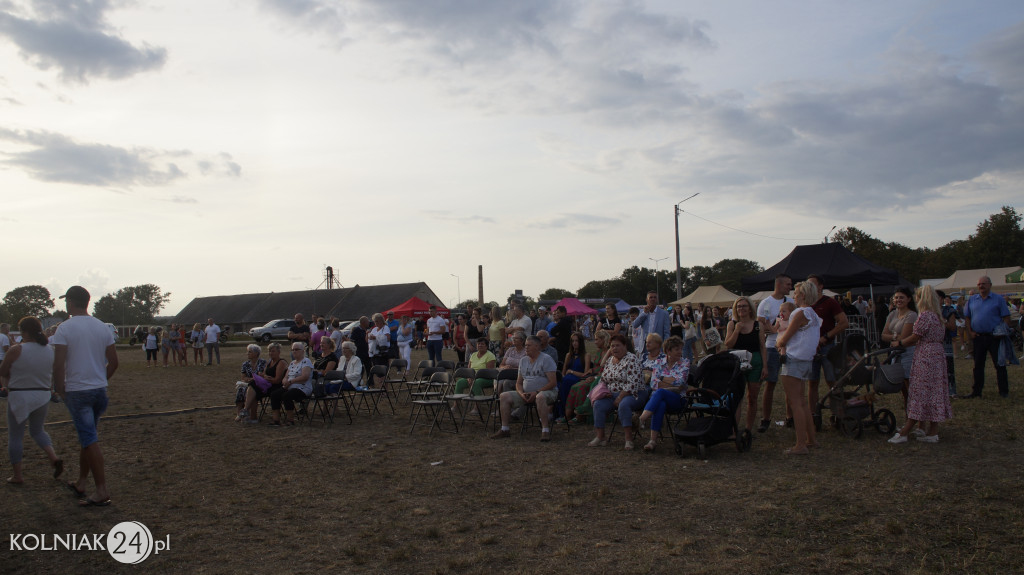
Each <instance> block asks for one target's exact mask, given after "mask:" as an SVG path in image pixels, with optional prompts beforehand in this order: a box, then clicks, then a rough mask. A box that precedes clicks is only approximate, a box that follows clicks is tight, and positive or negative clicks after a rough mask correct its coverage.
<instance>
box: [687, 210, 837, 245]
mask: <svg viewBox="0 0 1024 575" xmlns="http://www.w3.org/2000/svg"><path fill="white" fill-rule="evenodd" d="M679 211H680V212H682V213H684V214H688V215H691V216H693V217H695V218H697V219H698V220H704V221H705V222H707V223H709V224H715V225H716V226H720V227H723V228H725V229H727V230H732V231H734V232H739V233H741V234H748V235H751V236H757V237H759V238H768V239H772V240H785V241H788V242H813V241H817V238H780V237H778V236H766V235H764V234H757V233H754V232H748V231H746V230H741V229H738V228H734V227H731V226H727V225H725V224H720V223H718V222H715V221H711V220H709V219H707V218H702V217H700V216H698V215H697V214H695V213H693V212H688V211H686V210H679Z"/></svg>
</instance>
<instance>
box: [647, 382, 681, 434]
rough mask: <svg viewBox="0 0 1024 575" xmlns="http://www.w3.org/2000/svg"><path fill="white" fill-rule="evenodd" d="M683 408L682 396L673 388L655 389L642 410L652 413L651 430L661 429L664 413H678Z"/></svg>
mask: <svg viewBox="0 0 1024 575" xmlns="http://www.w3.org/2000/svg"><path fill="white" fill-rule="evenodd" d="M682 410H683V397H682V396H681V395H679V392H678V391H676V390H674V389H656V390H654V393H652V394H651V399H650V400H649V401H648V402H647V405H645V406H644V411H650V412H653V413H654V416H652V417H651V431H661V424H662V422H664V421H665V414H666V413H679V412H680V411H682Z"/></svg>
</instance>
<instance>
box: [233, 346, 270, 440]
mask: <svg viewBox="0 0 1024 575" xmlns="http://www.w3.org/2000/svg"><path fill="white" fill-rule="evenodd" d="M260 351H261V350H260V346H258V345H256V344H255V343H250V344H249V345H248V347H246V348H245V357H246V359H245V361H244V362H242V377H241V379H239V380H238V381H237V382H236V383H235V409H236V410H237V411H238V414H237V415H236V416H235V421H244V420H246V419H248V418H249V412H248V410H246V409H245V404H246V396H247V395H248V393H249V386H250V385H252V384H253V382H254V381H256V379H255V377H254V376H255V375H256V374H258V373H262V372H263V371H265V370H266V369H267V360H265V359H260ZM253 415H255V414H253Z"/></svg>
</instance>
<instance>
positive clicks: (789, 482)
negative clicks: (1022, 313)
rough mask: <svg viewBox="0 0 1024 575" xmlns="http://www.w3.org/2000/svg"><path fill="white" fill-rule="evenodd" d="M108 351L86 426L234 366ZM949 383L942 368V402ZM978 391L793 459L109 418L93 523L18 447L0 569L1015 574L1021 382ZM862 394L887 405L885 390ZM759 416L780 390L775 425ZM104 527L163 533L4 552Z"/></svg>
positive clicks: (586, 434)
mask: <svg viewBox="0 0 1024 575" xmlns="http://www.w3.org/2000/svg"><path fill="white" fill-rule="evenodd" d="M119 353H120V358H121V368H120V370H119V371H118V372H117V374H116V375H115V377H114V379H113V380H112V381H111V385H110V397H111V405H110V409H109V411H108V415H125V414H140V413H148V412H167V411H174V410H189V409H191V408H195V407H213V406H226V405H228V404H229V403H230V402H231V401H232V398H233V391H234V385H233V384H234V381H235V379H236V374H237V372H238V366H239V365H240V364H241V362H242V361H243V359H244V348H242V347H231V348H226V349H224V350H223V365H221V366H220V367H194V366H188V367H177V368H175V367H171V368H167V369H162V368H153V369H150V368H146V367H145V361H144V357H143V354H142V352H141V351H139V350H137V349H136V350H127V349H125V350H122V351H120V352H119ZM419 353H421V352H419ZM446 353H450V352H446ZM414 359H418V357H416V356H414ZM970 369H971V366H970V362H969V361H960V360H958V365H957V375H958V381H959V382H960V391H961V392H963V393H966V392H967V391H968V390H969V386H970ZM986 381H987V384H986V390H985V398H984V399H981V400H971V401H957V402H954V404H953V410H954V416H955V418H954V419H953V421H952V422H949V423H948V424H945V425H943V427H942V429H941V431H940V435H941V438H942V441H941V443H939V444H935V445H928V444H922V443H916V442H913V441H912V442H910V443H908V444H906V445H889V444H887V443H886V441H885V439H886V437H884V436H882V435H880V434H878V433H877V432H875V431H873V430H867V431H866V432H865V434H864V436H863V437H862V438H861V439H859V440H853V439H850V438H847V437H844V436H842V435H840V434H839V433H837V432H835V431H831V430H829V431H826V432H824V433H822V434H821V435H819V441H820V442H821V443H822V445H823V448H822V449H820V450H815V451H814V452H813V454H812V455H811V456H809V457H803V458H796V459H793V458H788V457H786V456H783V454H782V451H783V449H784V448H785V447H787V446H789V445H791V444H792V443H793V435H792V430H789V429H785V428H781V427H775V426H773V428H772V429H771V430H769V431H768V432H767V433H764V434H757V433H755V434H754V435H755V437H754V445H753V449H752V451H751V452H749V453H744V454H740V453H737V452H736V449H735V448H734V447H733V446H732V445H731V444H723V445H718V446H715V447H713V448H711V449H710V457H709V459H708V460H707V461H701V460H698V459H697V458H696V457H695V456H694V454H693V451H692V450H691V451H688V453H687V454H688V457H686V458H679V457H677V456H676V455H675V454H674V453H673V452H672V449H671V442H670V441H669V442H668V443H667V444H665V443H663V444H662V446H661V447H660V449H659V451H658V452H657V453H655V454H653V455H650V454H644V453H642V452H639V451H636V452H625V451H622V450H621V438H622V435H621V432H620V433H619V434H618V435H617V436H616V440H615V441H613V442H611V444H610V445H609V446H608V447H606V448H599V449H595V448H588V447H586V442H587V441H588V440H589V439H590V438H591V430H590V429H580V428H574V429H573V431H572V432H571V433H567V432H566V431H565V430H564V428H561V429H556V431H555V433H554V438H553V441H552V442H551V443H547V444H542V443H540V442H538V441H537V439H538V432H537V431H536V428H535V429H534V430H531V431H528V432H527V433H526V434H525V435H518V429H517V428H514V430H513V431H514V434H513V438H512V439H511V440H503V441H491V440H488V439H486V436H485V431H484V430H483V429H482V426H479V425H471V426H468V427H467V428H466V429H464V430H463V431H462V432H461V433H460V434H458V435H451V434H443V433H436V432H435V433H434V434H433V435H431V436H429V437H428V436H427V435H426V431H425V430H423V431H422V432H421V431H420V430H417V431H416V432H415V433H414V434H412V435H410V434H409V424H408V407H406V406H400V407H399V408H398V412H397V414H396V415H395V416H391V415H390V414H388V415H386V416H383V417H381V416H376V417H373V418H370V417H368V416H366V415H359V416H356V418H355V423H354V424H353V425H351V426H350V425H347V423H340V424H337V423H336V424H335V425H334V426H331V427H324V426H322V425H319V424H316V425H314V426H299V427H292V428H272V427H269V426H266V425H258V426H246V425H241V424H238V423H235V422H233V421H232V420H233V415H234V414H233V410H231V409H211V410H198V411H186V412H183V413H179V414H173V415H161V416H153V417H137V418H124V419H111V420H109V421H104V422H102V424H101V426H100V437H101V445H102V447H103V450H104V453H105V455H106V463H107V465H106V469H107V474H108V478H109V479H108V483H109V487H110V491H111V496H112V498H113V501H114V504H113V505H112V506H111V507H107V508H103V509H99V508H91V509H79V508H78V507H77V505H76V501H75V498H74V497H72V496H71V494H70V492H69V491H67V490H66V489H65V488H64V487H63V484H62V483H61V482H58V481H54V480H53V479H51V478H50V474H49V467H48V466H47V462H46V459H45V457H44V456H43V455H42V453H41V452H39V450H38V449H36V447H35V445H34V444H32V443H31V441H30V440H28V438H26V442H27V445H26V458H25V478H26V484H25V485H22V486H13V485H7V484H4V485H2V486H0V488H2V489H3V494H2V496H0V524H2V525H3V531H4V532H5V533H3V535H2V538H3V541H2V542H0V566H2V567H0V571H2V572H3V573H10V574H14V573H55V572H68V573H101V572H102V573H106V572H111V571H113V572H121V571H125V572H127V571H133V572H134V571H138V572H143V571H144V572H158V573H170V572H189V573H192V572H195V573H314V572H330V573H334V572H345V573H541V572H556V573H559V572H571V573H669V572H680V571H682V572H686V573H922V574H924V573H927V574H931V573H1012V572H1020V571H1021V567H1020V564H1021V559H1020V557H1021V551H1022V549H1021V541H1022V539H1024V508H1022V507H1024V449H1022V444H1021V441H1020V439H1019V431H1018V426H1019V425H1020V416H1021V407H1020V406H1021V399H1022V392H1024V389H1022V385H1021V384H1022V374H1021V369H1020V368H1018V367H1014V368H1011V369H1010V387H1011V396H1010V399H1007V400H1004V399H1000V398H998V396H997V395H996V393H995V391H996V390H995V376H994V373H993V372H992V370H991V368H990V369H989V374H988V378H987V380H986ZM823 391H824V390H823ZM882 401H883V402H884V403H885V404H886V405H887V406H888V407H891V408H892V409H893V411H895V412H897V413H898V414H899V413H900V412H901V409H899V407H900V405H901V401H900V400H899V398H898V397H895V398H894V397H891V396H888V397H886V398H884V399H883V400H882ZM781 406H782V396H781V391H780V392H779V395H778V397H777V401H776V410H777V411H776V413H775V416H776V417H775V419H781V416H782V414H781V411H780V410H779V407H781ZM49 419H50V421H53V422H55V424H54V425H51V426H49V427H48V431H49V433H50V434H51V436H52V438H53V441H54V445H55V447H56V449H57V452H58V453H59V454H61V455H62V457H64V459H65V461H66V462H67V463H68V466H67V467H68V469H67V471H66V472H65V478H68V477H74V476H76V475H77V471H78V464H77V456H76V454H77V443H76V439H75V433H74V429H73V428H72V427H71V426H70V425H66V424H60V423H56V422H62V421H66V420H67V419H68V416H67V411H66V410H65V408H64V406H63V405H52V404H51V410H50V415H49ZM898 419H899V423H900V424H902V423H903V419H902V415H898ZM0 424H2V425H6V409H4V416H3V419H0ZM4 434H6V432H5V433H4ZM3 466H4V467H5V468H8V469H9V462H8V461H7V459H6V458H4V460H3ZM122 521H139V522H141V523H143V524H145V525H146V526H148V527H149V529H150V531H152V533H153V535H154V536H155V537H156V538H160V539H163V538H165V537H166V536H168V535H169V536H170V542H171V547H170V549H169V550H167V551H164V552H162V553H161V554H159V555H155V556H151V557H150V558H149V559H148V560H146V561H145V563H144V564H142V565H141V566H126V565H121V564H119V563H117V562H115V561H114V560H113V559H112V558H111V557H110V556H109V555H108V554H107V553H106V552H103V551H96V552H88V551H78V552H69V551H63V550H62V551H35V552H28V551H12V550H11V549H10V545H9V539H10V534H18V533H21V534H24V533H37V534H41V533H46V534H65V533H76V534H106V533H107V532H108V531H109V530H110V529H111V527H113V526H114V525H115V524H117V523H119V522H122Z"/></svg>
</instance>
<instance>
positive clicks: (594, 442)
mask: <svg viewBox="0 0 1024 575" xmlns="http://www.w3.org/2000/svg"><path fill="white" fill-rule="evenodd" d="M587 445H589V446H590V447H604V446H605V445H608V440H607V439H600V438H598V437H595V438H594V439H591V440H590V443H588V444H587Z"/></svg>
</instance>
